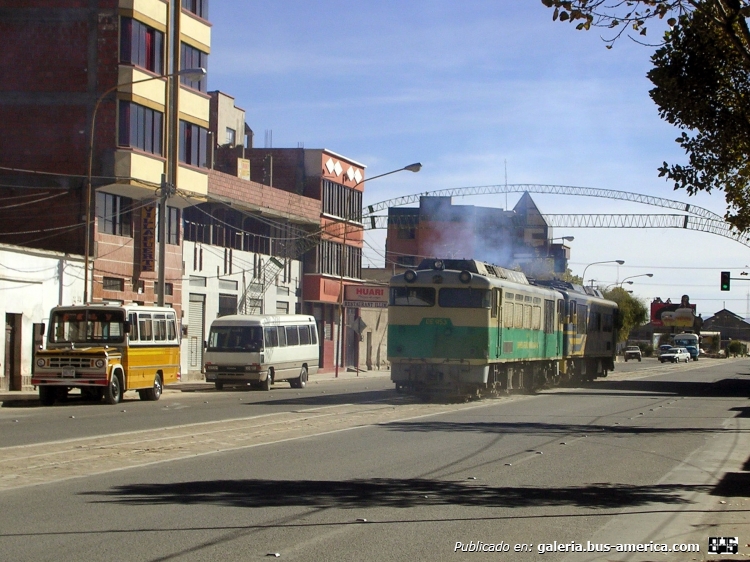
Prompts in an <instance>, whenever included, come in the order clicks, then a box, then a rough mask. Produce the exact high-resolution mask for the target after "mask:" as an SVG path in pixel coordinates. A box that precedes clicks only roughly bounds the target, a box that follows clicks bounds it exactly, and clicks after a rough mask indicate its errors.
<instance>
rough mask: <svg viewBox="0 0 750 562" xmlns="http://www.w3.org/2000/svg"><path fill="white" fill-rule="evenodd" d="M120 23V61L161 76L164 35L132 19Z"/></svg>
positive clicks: (124, 19)
mask: <svg viewBox="0 0 750 562" xmlns="http://www.w3.org/2000/svg"><path fill="white" fill-rule="evenodd" d="M121 22H122V29H121V31H120V61H121V62H123V63H128V64H134V65H136V66H140V67H141V68H145V69H146V70H150V71H151V72H153V73H155V74H163V73H164V34H163V33H162V32H161V31H157V30H156V29H154V28H153V27H149V26H147V25H145V24H143V23H141V22H139V21H138V20H134V19H132V18H126V17H123V18H122V19H121Z"/></svg>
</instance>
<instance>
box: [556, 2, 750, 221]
mask: <svg viewBox="0 0 750 562" xmlns="http://www.w3.org/2000/svg"><path fill="white" fill-rule="evenodd" d="M542 3H543V4H544V5H545V6H548V7H550V8H554V14H553V19H555V20H558V19H559V20H560V21H568V22H571V23H575V24H576V28H577V29H581V30H588V29H591V28H592V27H597V28H607V29H610V30H611V35H610V36H609V37H604V38H603V39H604V42H605V44H606V46H607V48H611V47H612V46H613V44H614V43H615V42H616V41H617V40H618V39H619V38H620V37H621V36H622V35H623V34H624V33H625V32H626V30H632V31H633V32H636V33H637V37H633V36H632V35H629V36H630V37H631V38H632V39H634V40H635V41H637V42H642V41H643V37H644V36H645V35H646V34H647V29H648V25H649V23H650V22H653V21H655V20H664V19H665V18H666V23H667V25H668V26H669V27H670V29H669V30H668V31H666V32H665V33H664V36H663V38H662V40H661V42H660V45H659V48H658V49H657V50H656V52H655V53H654V54H653V56H652V57H651V61H652V63H653V64H654V68H653V69H652V70H651V71H649V73H648V77H649V79H650V80H651V81H652V83H653V84H654V86H655V87H654V89H652V90H651V91H650V92H649V94H650V95H651V98H652V99H653V100H654V102H655V103H656V105H657V107H658V108H659V115H660V117H661V118H662V119H664V120H666V121H667V122H669V123H671V124H673V125H675V126H676V127H678V128H680V129H681V130H682V133H681V134H680V136H679V137H678V138H677V139H676V142H677V143H678V144H679V145H680V147H682V148H683V149H684V150H685V153H686V155H687V156H688V162H689V163H688V164H686V165H682V164H673V165H670V164H668V163H667V162H664V163H663V165H662V166H661V167H660V168H659V175H660V176H663V177H666V178H667V179H668V180H671V181H672V182H674V188H675V189H684V190H685V191H686V192H687V193H688V194H690V195H694V194H695V193H698V192H699V191H706V192H711V191H712V190H714V189H716V190H723V191H724V194H725V197H726V202H727V212H726V215H725V218H726V220H727V222H729V223H730V224H732V225H734V226H735V227H736V228H738V229H739V230H742V231H744V230H747V229H748V228H750V113H749V111H748V109H747V105H748V104H747V100H748V94H750V30H749V29H748V25H747V20H746V18H747V17H748V16H750V0H574V1H568V0H542ZM628 33H630V31H628Z"/></svg>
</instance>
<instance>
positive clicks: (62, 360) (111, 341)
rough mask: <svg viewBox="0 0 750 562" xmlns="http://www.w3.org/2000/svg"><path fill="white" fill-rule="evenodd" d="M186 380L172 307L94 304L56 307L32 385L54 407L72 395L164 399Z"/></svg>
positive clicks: (108, 399)
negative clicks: (170, 387)
mask: <svg viewBox="0 0 750 562" xmlns="http://www.w3.org/2000/svg"><path fill="white" fill-rule="evenodd" d="M179 379H180V336H179V329H178V325H177V315H176V313H175V311H174V309H172V308H169V307H156V306H139V305H135V304H129V305H117V304H114V305H113V304H89V305H81V306H58V307H55V308H53V309H52V312H51V313H50V320H49V330H48V334H47V345H46V348H45V349H40V350H38V351H37V352H36V354H35V357H34V373H33V375H32V379H31V382H32V384H33V385H35V386H37V387H38V388H39V399H40V401H41V402H42V404H44V405H45V406H51V405H52V404H54V403H55V401H56V400H58V399H64V398H65V397H66V396H67V394H68V391H70V390H71V389H73V388H78V389H80V391H81V393H82V394H83V395H84V397H86V398H89V399H91V400H96V401H99V400H101V399H102V397H103V398H104V400H105V402H107V403H108V404H117V403H118V402H120V401H121V400H122V395H123V393H124V392H126V391H128V390H137V391H138V394H139V395H140V397H141V400H158V399H159V398H160V397H161V393H162V390H163V388H164V385H165V384H170V383H174V382H177V381H178V380H179Z"/></svg>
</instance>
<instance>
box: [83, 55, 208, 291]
mask: <svg viewBox="0 0 750 562" xmlns="http://www.w3.org/2000/svg"><path fill="white" fill-rule="evenodd" d="M205 75H206V70H205V69H204V68H186V69H184V70H180V71H178V72H173V73H171V74H160V75H158V76H149V77H148V78H142V79H140V80H131V81H129V82H124V83H122V84H117V85H115V86H112V87H111V88H108V89H107V90H105V91H104V93H102V94H101V95H100V96H99V97H98V98H97V100H96V104H95V105H94V111H93V112H92V114H91V124H90V126H89V161H88V170H87V173H86V235H85V238H84V273H83V276H84V277H83V302H84V304H86V303H88V300H89V253H90V249H91V192H92V191H93V186H92V185H91V182H92V169H93V165H94V133H95V131H96V114H97V112H98V111H99V106H100V105H101V103H102V102H103V101H104V98H106V97H107V96H108V95H109V94H111V93H112V92H114V91H115V90H117V89H119V88H122V87H123V86H133V85H134V84H140V83H142V82H150V81H151V80H159V79H162V78H167V79H169V78H174V77H177V76H190V77H191V78H193V79H194V80H200V79H202V78H203V77H204V76H205ZM166 105H167V104H166V103H165V108H164V109H165V113H166ZM170 130H171V128H170ZM167 165H169V162H167Z"/></svg>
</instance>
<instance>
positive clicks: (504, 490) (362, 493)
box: [82, 478, 711, 509]
mask: <svg viewBox="0 0 750 562" xmlns="http://www.w3.org/2000/svg"><path fill="white" fill-rule="evenodd" d="M710 489H711V487H710V486H698V485H677V484H675V485H663V484H662V485H654V486H635V485H624V484H592V485H588V486H573V487H562V488H560V487H558V488H555V487H550V488H534V487H492V486H484V485H481V484H476V483H471V484H469V483H464V482H445V481H439V480H425V479H403V480H399V479H389V478H373V479H369V480H345V481H327V480H252V479H251V480H207V481H193V482H179V483H173V484H161V483H160V484H131V485H126V486H118V487H116V488H114V489H112V490H109V491H103V492H85V493H83V494H82V495H86V496H94V497H98V498H102V499H98V500H95V503H110V502H116V503H120V504H125V505H133V506H141V505H154V504H163V505H164V504H174V505H218V506H226V507H248V508H264V507H287V506H306V507H324V508H342V509H348V508H362V507H395V508H410V507H418V506H421V507H423V506H434V505H460V506H471V507H506V508H509V507H539V506H577V507H584V508H600V509H612V508H623V507H634V506H644V505H648V504H656V503H661V504H672V505H684V504H688V503H690V502H689V501H688V500H686V499H685V498H684V495H685V494H692V493H695V492H709V491H710Z"/></svg>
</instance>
